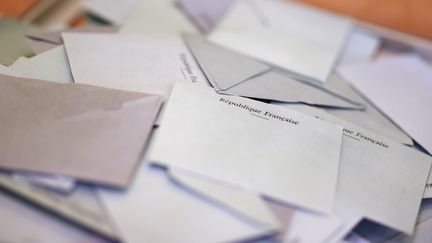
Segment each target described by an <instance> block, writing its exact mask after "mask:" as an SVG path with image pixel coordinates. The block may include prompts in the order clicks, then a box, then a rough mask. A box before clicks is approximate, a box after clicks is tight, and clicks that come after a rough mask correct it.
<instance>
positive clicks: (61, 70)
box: [0, 46, 73, 83]
mask: <svg viewBox="0 0 432 243" xmlns="http://www.w3.org/2000/svg"><path fill="white" fill-rule="evenodd" d="M0 73H1V74H4V75H9V76H15V77H21V78H31V79H41V80H46V81H52V82H57V83H72V82H73V78H72V73H71V71H70V68H69V63H68V61H67V56H66V51H65V49H64V47H63V46H57V47H54V48H53V49H51V50H49V51H46V52H44V53H41V54H38V55H36V56H33V57H31V58H19V59H18V60H17V61H16V62H15V63H14V64H12V65H11V66H9V67H8V68H7V69H4V70H1V69H0Z"/></svg>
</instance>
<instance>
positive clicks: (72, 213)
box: [0, 175, 118, 240]
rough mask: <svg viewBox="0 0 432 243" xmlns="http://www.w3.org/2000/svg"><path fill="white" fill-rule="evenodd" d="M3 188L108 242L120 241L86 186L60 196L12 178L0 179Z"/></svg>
mask: <svg viewBox="0 0 432 243" xmlns="http://www.w3.org/2000/svg"><path fill="white" fill-rule="evenodd" d="M0 187H2V188H3V189H5V190H7V191H9V192H11V193H12V194H15V195H17V196H18V197H20V198H24V199H25V200H28V201H30V202H31V203H34V204H36V205H37V206H39V207H41V208H43V209H44V210H47V211H49V212H51V213H54V214H55V215H58V216H60V217H62V218H65V219H67V220H69V221H71V222H73V223H75V224H78V225H80V226H81V227H84V228H86V229H87V230H90V231H92V232H95V233H96V234H99V235H102V236H104V237H105V238H107V239H112V240H117V239H118V237H117V234H116V232H115V231H114V230H113V228H112V226H111V223H110V221H109V219H108V218H107V217H106V215H105V212H104V211H103V209H102V207H101V205H100V202H99V200H98V198H97V197H96V194H95V192H94V190H93V189H92V188H90V187H84V186H82V187H78V188H77V189H76V190H74V192H73V193H70V194H59V193H56V192H53V191H50V190H47V189H43V188H39V187H36V186H33V185H31V184H29V183H26V182H23V181H21V182H17V181H15V180H14V179H13V178H12V177H10V176H8V175H1V176H0Z"/></svg>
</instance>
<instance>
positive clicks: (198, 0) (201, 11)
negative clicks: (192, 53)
mask: <svg viewBox="0 0 432 243" xmlns="http://www.w3.org/2000/svg"><path fill="white" fill-rule="evenodd" d="M234 2H235V0H219V1H212V0H177V3H178V5H179V6H180V7H181V8H182V10H183V11H184V12H185V13H186V14H187V15H188V16H189V17H190V18H191V19H192V20H193V21H194V22H195V24H196V25H197V26H198V27H199V28H200V29H201V30H202V31H203V32H209V31H211V30H212V29H213V28H214V27H215V26H216V25H217V24H218V23H219V21H220V20H221V19H222V18H223V16H224V15H225V13H226V12H227V11H228V9H229V8H230V7H231V5H232V4H233V3H234Z"/></svg>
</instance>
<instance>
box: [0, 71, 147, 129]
mask: <svg viewBox="0 0 432 243" xmlns="http://www.w3.org/2000/svg"><path fill="white" fill-rule="evenodd" d="M0 86H1V91H0V92H1V94H2V95H1V99H2V100H3V99H4V100H5V102H6V101H10V102H13V103H10V102H9V103H2V104H8V106H14V107H21V108H22V109H29V110H30V111H32V110H34V111H36V110H37V111H40V112H44V113H45V114H44V116H46V115H47V114H49V117H50V119H53V120H56V119H61V118H64V117H68V116H73V115H77V114H80V113H85V112H90V111H94V110H98V109H110V108H116V107H117V108H118V107H121V105H122V103H125V102H128V101H132V100H137V99H142V98H145V97H150V96H153V95H147V94H142V93H135V92H126V91H120V90H115V89H107V88H102V87H96V86H91V85H84V84H59V83H54V82H48V81H42V80H36V79H26V78H17V77H10V76H4V75H0ZM33 113H34V114H35V115H37V112H33ZM46 119H49V118H48V117H46Z"/></svg>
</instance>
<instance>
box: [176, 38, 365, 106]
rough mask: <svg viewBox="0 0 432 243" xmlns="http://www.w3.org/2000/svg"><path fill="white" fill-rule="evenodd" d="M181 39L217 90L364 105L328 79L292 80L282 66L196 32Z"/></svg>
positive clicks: (296, 100)
mask: <svg viewBox="0 0 432 243" xmlns="http://www.w3.org/2000/svg"><path fill="white" fill-rule="evenodd" d="M184 40H185V42H186V44H187V45H188V47H189V49H190V50H191V52H192V54H193V55H194V57H195V59H196V61H197V62H198V64H199V65H200V67H201V69H202V70H203V72H204V74H205V75H206V77H207V79H208V80H209V81H210V83H211V84H212V85H213V87H214V88H215V89H216V91H218V93H222V94H230V95H240V96H244V97H250V98H259V99H266V100H276V101H284V102H290V103H306V104H311V105H319V106H325V107H336V108H345V109H362V108H364V106H363V105H362V104H360V103H358V102H356V101H355V100H352V99H349V98H346V97H344V96H343V94H341V93H338V92H337V91H338V90H337V89H333V87H332V86H330V85H328V83H323V84H311V83H309V82H304V81H299V80H295V79H293V78H291V77H290V75H289V74H287V73H286V72H285V71H284V70H280V69H278V68H275V67H274V66H271V65H268V64H266V63H263V62H259V61H257V60H255V59H253V58H250V57H247V56H245V55H242V54H240V53H237V52H235V51H232V50H229V49H227V48H223V47H220V46H218V45H215V44H213V43H210V42H208V41H207V40H206V39H205V37H201V36H199V35H195V34H187V35H184ZM336 88H337V87H336Z"/></svg>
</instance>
